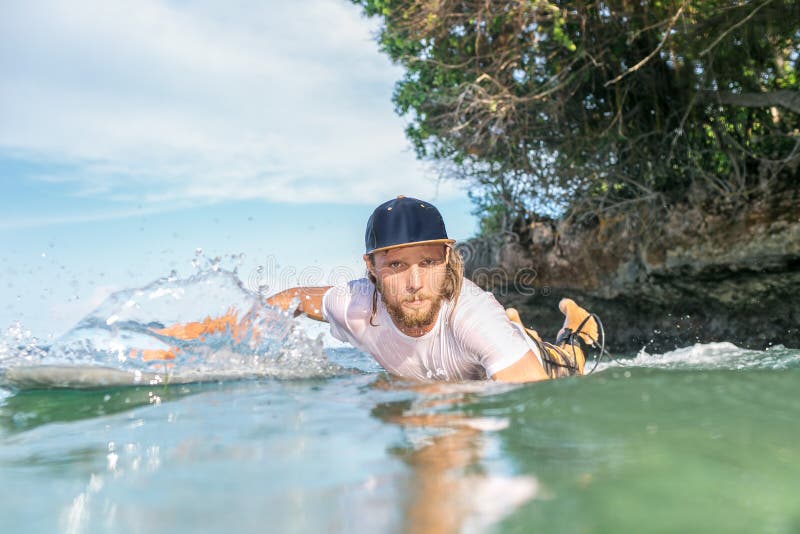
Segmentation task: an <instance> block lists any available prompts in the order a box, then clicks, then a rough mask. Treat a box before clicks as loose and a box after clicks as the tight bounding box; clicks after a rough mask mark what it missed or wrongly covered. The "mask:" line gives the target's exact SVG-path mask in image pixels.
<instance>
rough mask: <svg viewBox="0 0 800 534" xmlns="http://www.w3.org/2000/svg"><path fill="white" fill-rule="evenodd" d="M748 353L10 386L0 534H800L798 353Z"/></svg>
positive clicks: (0, 412) (0, 416)
mask: <svg viewBox="0 0 800 534" xmlns="http://www.w3.org/2000/svg"><path fill="white" fill-rule="evenodd" d="M701 352H702V350H701ZM714 357H715V358H716V360H715V361H717V362H718V363H719V362H723V364H724V362H725V361H726V360H725V359H726V358H727V357H728V356H727V355H726V354H725V351H724V350H723V351H722V352H721V353H720V354H718V355H716V356H714ZM753 358H756V359H759V358H760V359H761V360H764V359H766V358H771V360H770V361H771V362H772V363H770V364H768V365H749V366H744V368H737V367H742V366H741V365H731V366H729V367H730V368H726V367H725V365H713V366H710V367H709V366H705V367H703V366H702V365H701V366H699V367H698V366H694V367H693V366H691V365H688V366H687V365H680V364H676V365H672V366H667V367H658V366H648V365H644V366H641V365H639V366H632V367H610V368H605V369H602V370H601V371H600V372H598V373H596V374H594V375H592V376H587V377H576V378H569V379H562V380H559V381H553V382H549V383H540V384H528V385H523V386H516V387H510V386H498V385H494V384H490V383H486V384H482V383H479V384H466V385H456V386H425V387H420V386H418V385H414V384H408V383H405V382H399V381H396V380H393V379H390V378H388V377H386V376H384V375H382V374H380V373H357V374H353V375H349V376H343V377H336V378H320V379H313V380H297V381H289V380H284V381H280V380H260V381H242V382H234V383H224V384H210V385H209V384H207V385H198V386H175V387H169V388H167V389H165V388H163V386H161V387H157V388H147V387H138V388H118V389H113V390H98V391H59V390H49V391H12V390H8V389H6V390H0V392H2V393H0V395H2V397H0V532H23V531H24V532H171V533H172V532H195V531H204V532H313V531H325V532H330V531H334V532H402V531H411V532H419V531H425V530H427V531H499V532H609V533H612V532H614V533H615V532H787V533H788V532H800V506H798V502H800V424H798V421H800V396H798V385H799V384H800V367H798V365H797V364H796V362H797V361H798V359H799V358H800V351H797V350H792V349H782V350H781V351H779V352H777V353H776V352H774V351H772V352H770V353H761V354H755V355H754V356H753Z"/></svg>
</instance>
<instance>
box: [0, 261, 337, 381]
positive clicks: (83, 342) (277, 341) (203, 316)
mask: <svg viewBox="0 0 800 534" xmlns="http://www.w3.org/2000/svg"><path fill="white" fill-rule="evenodd" d="M200 256H201V253H198V258H199V257H200ZM198 258H196V259H198ZM196 268H197V271H196V273H195V274H194V275H192V276H190V277H189V278H186V279H180V278H179V277H178V276H177V274H176V273H175V272H172V273H170V274H169V275H168V276H166V277H163V278H160V279H158V280H156V281H154V282H152V283H150V284H148V285H146V286H144V287H141V288H134V289H128V290H124V291H119V292H117V293H114V294H112V295H111V296H109V297H108V298H107V299H106V301H105V302H103V303H102V304H101V305H100V306H99V307H98V308H97V309H95V310H94V311H93V312H92V313H90V314H89V315H87V316H86V317H84V318H83V319H82V320H81V321H80V322H79V323H78V324H77V325H76V326H75V327H74V328H72V329H71V330H70V331H68V332H67V333H66V334H64V335H63V336H61V337H60V338H58V339H57V340H55V342H53V343H52V344H51V345H50V346H42V345H40V344H38V340H36V339H35V338H32V337H30V334H29V333H27V334H26V332H25V331H24V329H23V328H22V327H21V326H20V325H17V326H16V327H15V328H12V329H10V330H9V332H8V333H7V335H6V341H5V342H4V343H2V344H0V369H2V368H6V369H7V368H11V367H18V366H31V365H59V366H77V365H81V366H86V365H88V366H103V367H110V368H113V369H116V370H121V371H129V372H132V373H136V372H138V373H142V372H149V373H153V372H155V373H162V374H166V375H168V376H165V377H164V378H165V380H169V378H170V377H181V376H183V377H187V376H191V377H196V378H197V379H203V377H205V376H215V377H220V376H224V377H237V378H238V377H275V378H308V377H326V376H333V375H337V374H342V373H343V372H345V370H344V369H343V368H342V367H340V366H338V365H336V364H334V363H331V362H330V361H329V360H328V358H327V357H326V355H325V353H324V352H323V344H322V340H321V338H320V337H317V338H316V339H311V338H310V337H309V336H307V335H306V334H305V333H304V331H303V330H302V328H301V326H300V325H299V323H298V322H297V321H295V320H294V319H293V318H292V317H291V316H289V315H288V314H287V313H286V312H283V311H281V310H277V309H275V308H272V307H270V306H267V305H265V304H264V302H263V299H262V298H260V297H259V295H258V294H256V293H254V292H252V291H249V290H248V289H246V288H245V287H244V286H243V284H242V282H241V280H239V278H238V276H237V275H236V272H235V270H234V271H228V270H225V269H223V268H222V266H221V265H220V261H219V259H218V258H214V259H211V260H210V261H208V262H206V264H205V265H200V264H199V263H198V264H196Z"/></svg>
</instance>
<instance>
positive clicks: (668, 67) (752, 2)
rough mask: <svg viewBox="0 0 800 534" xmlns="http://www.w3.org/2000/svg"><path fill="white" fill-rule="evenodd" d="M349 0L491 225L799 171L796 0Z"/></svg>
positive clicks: (402, 104) (753, 184) (414, 137)
mask: <svg viewBox="0 0 800 534" xmlns="http://www.w3.org/2000/svg"><path fill="white" fill-rule="evenodd" d="M352 1H353V2H354V3H356V4H358V5H360V6H361V7H362V8H363V10H364V13H365V14H367V15H368V16H376V17H379V18H380V19H381V20H382V21H383V27H382V30H381V33H380V37H379V43H380V47H381V49H382V50H383V51H384V52H385V53H386V54H387V55H388V56H389V57H390V58H391V59H392V60H393V61H395V62H396V63H398V64H400V65H402V66H403V67H404V68H405V74H404V76H403V78H402V79H401V80H400V81H398V82H397V85H396V88H395V93H394V103H395V106H396V110H397V112H398V113H400V114H403V115H406V116H409V117H410V124H409V126H408V129H407V132H406V133H407V135H408V138H409V139H410V140H411V142H412V143H413V145H414V147H415V149H416V151H417V154H418V156H419V157H421V158H429V159H433V160H437V161H440V162H447V163H446V164H447V165H448V175H450V176H452V177H455V178H458V179H464V180H469V181H470V182H471V183H473V184H475V185H476V186H477V187H479V188H480V191H478V192H476V194H475V198H476V199H481V200H480V201H476V206H477V207H478V209H479V210H481V212H482V213H483V214H484V215H485V216H486V217H487V225H488V226H487V228H488V227H493V225H497V224H500V225H507V224H509V222H508V221H511V220H513V219H514V216H515V212H518V213H523V214H524V213H525V212H528V211H530V210H531V209H537V210H541V209H542V207H545V206H546V207H548V208H549V209H550V211H551V212H553V211H558V210H559V209H561V208H564V209H572V210H573V211H581V212H584V211H587V210H589V211H592V210H593V211H594V212H598V211H604V210H608V209H631V206H633V205H634V204H637V203H645V204H649V205H651V206H655V205H660V206H664V205H669V204H670V203H674V202H679V201H684V200H686V199H687V198H692V199H695V200H696V199H700V200H702V199H704V198H713V197H719V196H720V195H723V196H725V197H726V198H728V199H731V200H732V201H739V202H745V201H747V198H748V195H750V194H751V193H752V191H754V190H762V191H763V190H765V189H768V188H769V187H771V186H774V185H775V184H776V183H777V182H787V181H789V182H791V181H795V182H796V181H797V176H798V175H797V172H798V171H797V169H798V166H799V164H800V141H799V140H798V138H799V134H798V131H800V118H798V110H800V97H799V98H795V99H794V100H793V101H792V98H791V95H792V94H794V93H795V92H797V91H798V89H800V85H798V72H797V70H798V55H800V31H798V27H800V0H661V1H652V0H634V1H631V0H607V1H604V2H591V1H545V0H514V1H504V2H499V1H491V2H486V1H485V0H469V1H468V0H463V1H458V2H456V1H447V0H438V1H428V0H352ZM781 91H783V93H781ZM512 190H513V192H511V191H512ZM565 198H566V199H568V200H567V202H566V204H564V199H565ZM498 210H499V212H504V211H505V212H507V213H505V215H498V213H499V212H498Z"/></svg>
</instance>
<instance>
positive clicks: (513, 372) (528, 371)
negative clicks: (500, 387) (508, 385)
mask: <svg viewBox="0 0 800 534" xmlns="http://www.w3.org/2000/svg"><path fill="white" fill-rule="evenodd" d="M549 378H550V377H549V376H547V373H546V372H545V371H544V368H543V367H542V364H541V363H539V359H538V358H537V357H536V355H535V354H534V353H533V351H532V350H529V351H528V352H526V353H525V355H524V356H523V357H522V358H520V359H519V360H518V361H517V362H516V363H514V364H513V365H511V366H510V367H506V368H505V369H502V370H500V371H497V372H496V373H495V374H493V375H492V380H497V381H498V382H517V383H518V382H538V381H539V380H547V379H549Z"/></svg>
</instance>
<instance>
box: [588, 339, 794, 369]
mask: <svg viewBox="0 0 800 534" xmlns="http://www.w3.org/2000/svg"><path fill="white" fill-rule="evenodd" d="M631 366H632V367H652V368H658V369H687V370H688V369H698V370H700V369H704V370H705V369H722V370H725V369H727V370H742V369H772V370H782V369H793V368H800V351H798V350H796V349H788V348H786V347H784V346H783V345H776V346H774V347H770V348H769V349H767V350H750V349H743V348H741V347H737V346H736V345H734V344H733V343H729V342H727V341H723V342H718V343H697V344H695V345H692V346H691V347H684V348H680V349H675V350H672V351H668V352H665V353H663V354H649V353H648V352H647V351H645V350H644V349H642V350H641V351H639V354H637V355H636V357H635V358H631V359H620V360H616V361H615V362H612V363H601V364H600V365H599V366H598V371H600V370H603V369H608V368H618V367H631Z"/></svg>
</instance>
